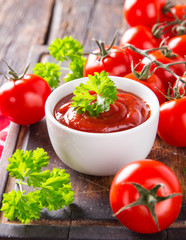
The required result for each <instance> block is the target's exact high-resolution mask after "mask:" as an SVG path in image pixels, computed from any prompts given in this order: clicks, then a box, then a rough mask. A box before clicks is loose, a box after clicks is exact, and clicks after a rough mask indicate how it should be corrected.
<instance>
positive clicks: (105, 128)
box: [54, 90, 151, 133]
mask: <svg viewBox="0 0 186 240" xmlns="http://www.w3.org/2000/svg"><path fill="white" fill-rule="evenodd" d="M117 96H118V99H117V100H116V101H115V103H114V104H111V105H110V110H109V111H107V112H104V113H100V114H99V116H98V117H91V116H90V115H89V113H85V114H79V113H77V112H76V111H75V110H74V109H73V107H71V101H72V100H71V99H72V97H73V94H69V95H67V96H66V97H64V98H62V99H61V100H60V101H59V102H58V103H57V104H56V106H55V108H54V117H55V119H56V120H57V121H58V122H60V123H61V124H63V125H65V126H67V127H69V128H72V129H75V130H79V131H84V132H92V133H111V132H118V131H123V130H127V129H131V128H134V127H136V126H138V125H140V124H142V123H143V122H145V121H146V120H147V119H148V118H149V116H150V112H151V111H150V107H149V105H148V104H147V103H146V102H145V101H144V100H143V99H141V98H140V97H138V96H136V95H134V94H132V93H130V92H125V91H122V90H118V94H117Z"/></svg>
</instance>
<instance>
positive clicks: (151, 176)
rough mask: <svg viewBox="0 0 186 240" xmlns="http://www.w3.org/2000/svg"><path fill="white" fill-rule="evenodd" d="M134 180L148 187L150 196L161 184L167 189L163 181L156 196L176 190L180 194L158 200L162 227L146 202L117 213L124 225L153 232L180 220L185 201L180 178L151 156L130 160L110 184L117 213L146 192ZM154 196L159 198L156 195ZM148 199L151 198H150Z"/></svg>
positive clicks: (156, 213)
mask: <svg viewBox="0 0 186 240" xmlns="http://www.w3.org/2000/svg"><path fill="white" fill-rule="evenodd" d="M134 184H138V185H140V186H141V187H142V188H145V191H146V190H148V192H147V193H148V195H147V196H146V197H147V199H150V198H149V197H148V196H149V190H150V189H152V188H154V187H155V186H156V187H157V186H158V185H159V184H163V186H164V190H163V186H162V185H159V187H158V189H157V192H156V193H155V194H154V195H155V197H157V196H159V197H160V198H161V197H165V196H168V195H171V194H173V193H178V194H177V195H176V196H174V197H171V198H169V199H166V200H164V201H161V202H158V203H157V202H156V201H154V205H155V206H154V209H155V215H156V217H157V223H158V225H159V228H158V226H157V224H156V223H155V221H154V219H153V217H152V214H151V212H150V210H149V209H148V207H147V206H145V205H142V204H139V205H138V206H133V207H129V208H128V209H125V210H123V211H121V212H120V213H119V214H117V215H116V217H117V218H118V220H119V221H120V222H121V223H122V224H123V225H125V226H126V227H128V228H129V229H131V230H132V231H135V232H138V233H145V234H149V233H155V232H158V231H162V230H163V229H166V228H167V227H168V226H169V225H170V224H172V223H173V222H174V221H175V220H176V218H177V217H178V215H179V212H180V209H181V204H182V196H181V186H180V183H179V180H178V178H177V177H176V175H175V174H174V173H173V172H172V170H171V169H170V168H168V167H167V166H166V165H164V164H163V163H161V162H158V161H155V160H151V159H143V160H138V161H134V162H132V163H129V164H127V165H126V166H124V167H123V168H122V169H121V170H120V171H119V172H118V173H117V174H116V176H115V177H114V179H113V182H112V184H111V188H110V204H111V207H112V210H113V212H114V214H116V213H117V212H118V211H119V210H121V209H122V208H123V207H125V206H127V205H129V204H132V203H133V202H134V201H139V198H140V197H141V196H142V195H143V196H145V195H144V192H142V193H140V194H139V191H138V190H137V188H136V187H135V186H134ZM151 197H152V196H151ZM152 199H154V200H155V198H154V197H152ZM144 200H145V199H144ZM147 202H149V201H148V200H147ZM152 204H153V200H152V201H150V205H151V206H152Z"/></svg>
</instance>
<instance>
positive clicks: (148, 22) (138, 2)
mask: <svg viewBox="0 0 186 240" xmlns="http://www.w3.org/2000/svg"><path fill="white" fill-rule="evenodd" d="M165 3H166V1H165V0H125V2H124V5H123V16H124V18H125V19H126V21H127V23H128V24H129V25H130V26H136V25H139V24H140V25H145V26H147V27H149V28H152V26H153V25H154V24H155V23H157V22H158V21H160V22H161V19H162V12H161V9H162V8H163V6H164V5H165Z"/></svg>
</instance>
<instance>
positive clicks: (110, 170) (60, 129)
mask: <svg viewBox="0 0 186 240" xmlns="http://www.w3.org/2000/svg"><path fill="white" fill-rule="evenodd" d="M110 78H111V79H112V80H113V81H114V82H115V85H116V87H117V88H118V89H122V90H125V91H127V92H131V93H134V94H135V95H137V96H139V97H141V98H142V99H144V100H145V101H146V102H147V103H148V105H149V107H150V109H151V115H150V117H149V118H148V119H147V120H146V121H145V122H144V123H142V124H141V125H139V126H137V127H135V128H132V129H129V130H125V131H120V132H112V133H90V132H82V131H78V130H74V129H71V128H68V127H66V126H64V125H62V124H61V123H59V122H58V121H57V120H56V119H55V118H54V115H53V111H54V107H55V106H56V104H57V103H58V102H59V101H60V100H61V99H62V98H63V97H65V96H66V95H68V94H70V93H72V92H73V90H74V88H75V86H77V85H79V84H80V83H81V82H83V83H85V82H86V81H87V78H81V79H77V80H74V81H71V82H69V83H65V84H63V85H61V86H59V87H58V88H57V89H55V90H54V91H53V92H52V93H51V94H50V96H49V97H48V99H47V101H46V106H45V112H46V121H47V128H48V133H49V137H50V140H51V143H52V146H53V148H54V150H55V152H56V154H57V155H58V157H59V158H60V159H61V160H62V161H63V162H64V163H65V164H66V165H68V166H69V167H71V168H72V169H74V170H77V171H79V172H82V173H85V174H90V175H97V176H108V175H114V174H116V173H117V172H118V170H120V169H121V168H122V167H123V166H124V165H125V164H127V163H129V162H132V161H135V160H138V159H143V158H146V157H147V155H148V154H149V152H150V150H151V148H152V146H153V144H154V140H155V137H156V132H157V126H158V119H159V102H158V100H157V97H156V96H155V94H154V93H153V92H152V91H151V90H150V89H149V88H147V87H146V86H144V85H142V84H141V83H138V82H135V81H132V80H129V79H126V78H125V79H123V78H120V77H110Z"/></svg>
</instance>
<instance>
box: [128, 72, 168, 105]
mask: <svg viewBox="0 0 186 240" xmlns="http://www.w3.org/2000/svg"><path fill="white" fill-rule="evenodd" d="M137 73H140V72H139V71H137ZM124 77H125V78H129V79H132V80H134V81H137V82H140V83H142V84H143V85H145V86H147V87H148V88H150V89H151V90H152V91H153V92H154V93H155V94H156V96H157V98H158V100H159V103H160V104H161V103H163V102H165V97H164V96H163V94H166V92H165V88H164V86H163V84H162V81H161V80H160V79H159V77H158V76H156V75H155V74H152V75H151V76H150V77H149V78H147V79H142V80H140V79H138V78H137V77H135V76H134V74H133V73H129V74H127V75H125V76H124ZM158 89H159V90H160V91H161V92H162V93H163V94H161V93H160V91H159V90H158Z"/></svg>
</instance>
